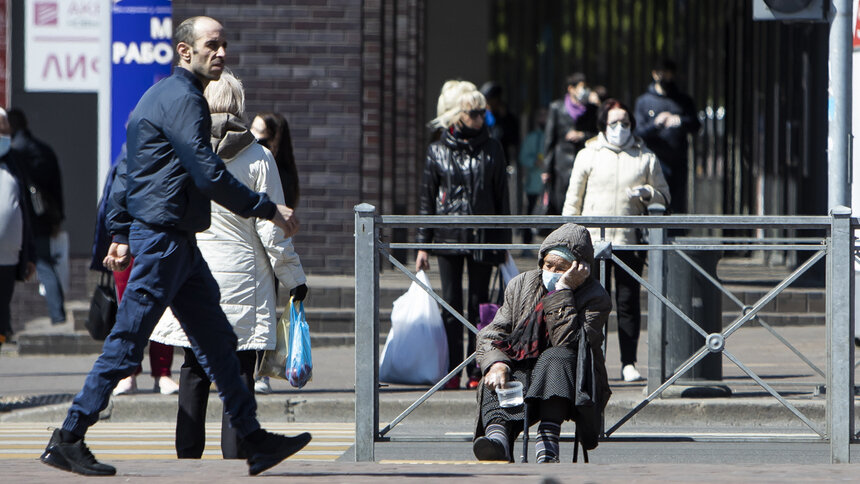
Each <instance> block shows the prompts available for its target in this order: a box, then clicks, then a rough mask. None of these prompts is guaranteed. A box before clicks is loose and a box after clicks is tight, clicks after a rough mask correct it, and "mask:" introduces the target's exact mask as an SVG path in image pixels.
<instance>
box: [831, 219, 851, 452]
mask: <svg viewBox="0 0 860 484" xmlns="http://www.w3.org/2000/svg"><path fill="white" fill-rule="evenodd" d="M830 215H831V217H832V222H831V229H830V241H829V242H830V247H829V249H830V251H829V254H828V257H827V435H828V437H829V439H830V462H831V463H833V464H847V463H848V462H849V461H850V457H849V444H850V443H851V437H852V435H853V434H854V412H853V410H854V365H853V361H854V337H853V336H854V335H853V333H854V328H853V322H852V317H851V316H852V313H853V303H852V299H853V297H852V296H853V293H854V284H853V282H854V278H853V272H854V253H853V246H854V244H853V234H852V232H851V209H850V208H848V207H843V206H838V207H834V208H833V209H831V211H830Z"/></svg>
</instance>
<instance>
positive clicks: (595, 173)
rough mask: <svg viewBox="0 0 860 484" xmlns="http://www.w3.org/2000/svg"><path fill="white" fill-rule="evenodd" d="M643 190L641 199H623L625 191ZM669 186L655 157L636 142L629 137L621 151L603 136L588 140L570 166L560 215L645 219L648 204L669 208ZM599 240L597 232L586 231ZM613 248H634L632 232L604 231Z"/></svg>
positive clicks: (599, 135) (641, 143)
mask: <svg viewBox="0 0 860 484" xmlns="http://www.w3.org/2000/svg"><path fill="white" fill-rule="evenodd" d="M638 186H644V187H645V188H646V189H647V190H648V194H647V195H645V196H643V197H633V198H631V197H630V196H628V195H627V189H628V188H634V187H638ZM669 200H670V198H669V185H668V184H667V183H666V178H665V177H664V176H663V170H662V169H661V168H660V162H659V161H658V160H657V157H656V156H655V155H654V153H652V152H651V151H649V150H648V148H646V147H645V144H644V143H643V142H642V140H641V139H640V138H637V137H633V136H631V137H630V139H629V140H628V141H627V143H626V144H625V145H624V146H622V147H617V146H613V145H611V144H609V143H608V142H607V141H606V138H605V137H604V136H603V133H601V134H598V135H597V136H596V137H594V138H592V139H590V140H588V142H586V143H585V148H583V149H582V150H581V151H580V152H579V154H578V155H577V156H576V161H575V162H574V163H573V171H572V172H571V174H570V184H569V185H568V187H567V196H566V197H565V200H564V209H563V210H562V215H586V216H594V215H645V214H647V213H648V205H650V204H652V203H660V204H663V205H668V204H669ZM588 231H589V232H591V239H592V240H594V241H597V240H600V229H599V228H589V229H588ZM606 239H607V240H609V241H611V242H612V243H613V244H635V243H637V242H638V238H637V236H636V229H632V228H629V229H624V228H607V229H606Z"/></svg>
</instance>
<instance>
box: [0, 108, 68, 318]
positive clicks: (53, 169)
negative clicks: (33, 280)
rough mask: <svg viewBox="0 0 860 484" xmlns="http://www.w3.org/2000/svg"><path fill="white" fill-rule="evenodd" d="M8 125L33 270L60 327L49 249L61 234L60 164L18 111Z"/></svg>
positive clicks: (60, 296) (61, 303)
mask: <svg viewBox="0 0 860 484" xmlns="http://www.w3.org/2000/svg"><path fill="white" fill-rule="evenodd" d="M9 126H10V127H11V129H12V151H13V152H15V158H16V159H17V160H18V164H19V168H20V169H21V173H22V174H23V176H24V180H25V183H26V185H27V186H26V190H27V191H28V192H29V196H30V201H31V203H30V208H29V212H30V220H31V222H32V226H33V237H34V239H33V240H34V244H35V247H36V271H37V273H38V275H39V282H40V283H41V284H42V286H43V287H44V288H45V300H46V302H47V303H48V313H49V314H50V317H51V323H53V324H62V323H64V322H65V321H66V307H65V294H64V293H63V285H62V284H61V283H60V275H59V274H60V268H59V265H58V260H57V257H56V256H55V254H54V253H53V251H52V250H51V238H52V237H55V236H56V235H57V234H58V233H59V232H60V226H61V224H62V223H63V220H64V219H65V218H66V215H65V207H64V203H63V185H62V182H61V176H60V163H59V162H58V161H57V155H56V154H55V153H54V150H53V149H51V147H50V146H48V145H47V144H46V143H45V142H43V141H41V140H39V139H36V138H35V137H33V135H32V133H30V128H29V125H28V123H27V117H26V116H24V113H23V112H22V111H21V110H20V109H10V110H9Z"/></svg>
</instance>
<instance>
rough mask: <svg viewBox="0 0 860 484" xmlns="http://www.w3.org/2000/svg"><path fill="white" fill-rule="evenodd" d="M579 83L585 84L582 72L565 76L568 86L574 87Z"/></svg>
mask: <svg viewBox="0 0 860 484" xmlns="http://www.w3.org/2000/svg"><path fill="white" fill-rule="evenodd" d="M580 82H585V73H583V72H574V73H573V74H571V75H569V76H567V85H568V86H576V85H578V84H579V83H580Z"/></svg>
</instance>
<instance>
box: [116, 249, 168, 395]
mask: <svg viewBox="0 0 860 484" xmlns="http://www.w3.org/2000/svg"><path fill="white" fill-rule="evenodd" d="M133 266H134V259H132V260H131V265H130V266H128V268H127V269H126V270H124V271H115V272H114V273H113V280H114V283H115V284H116V300H117V301H118V302H122V295H123V294H125V288H126V286H128V278H129V276H130V275H131V268H132V267H133ZM171 365H173V346H170V345H165V344H161V343H159V342H158V341H150V342H149V367H150V369H151V370H152V377H153V378H156V379H157V378H159V377H162V376H166V377H170V366H171ZM142 371H143V367H142V366H140V365H137V369H136V370H134V375H139V374H140V373H141V372H142Z"/></svg>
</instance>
